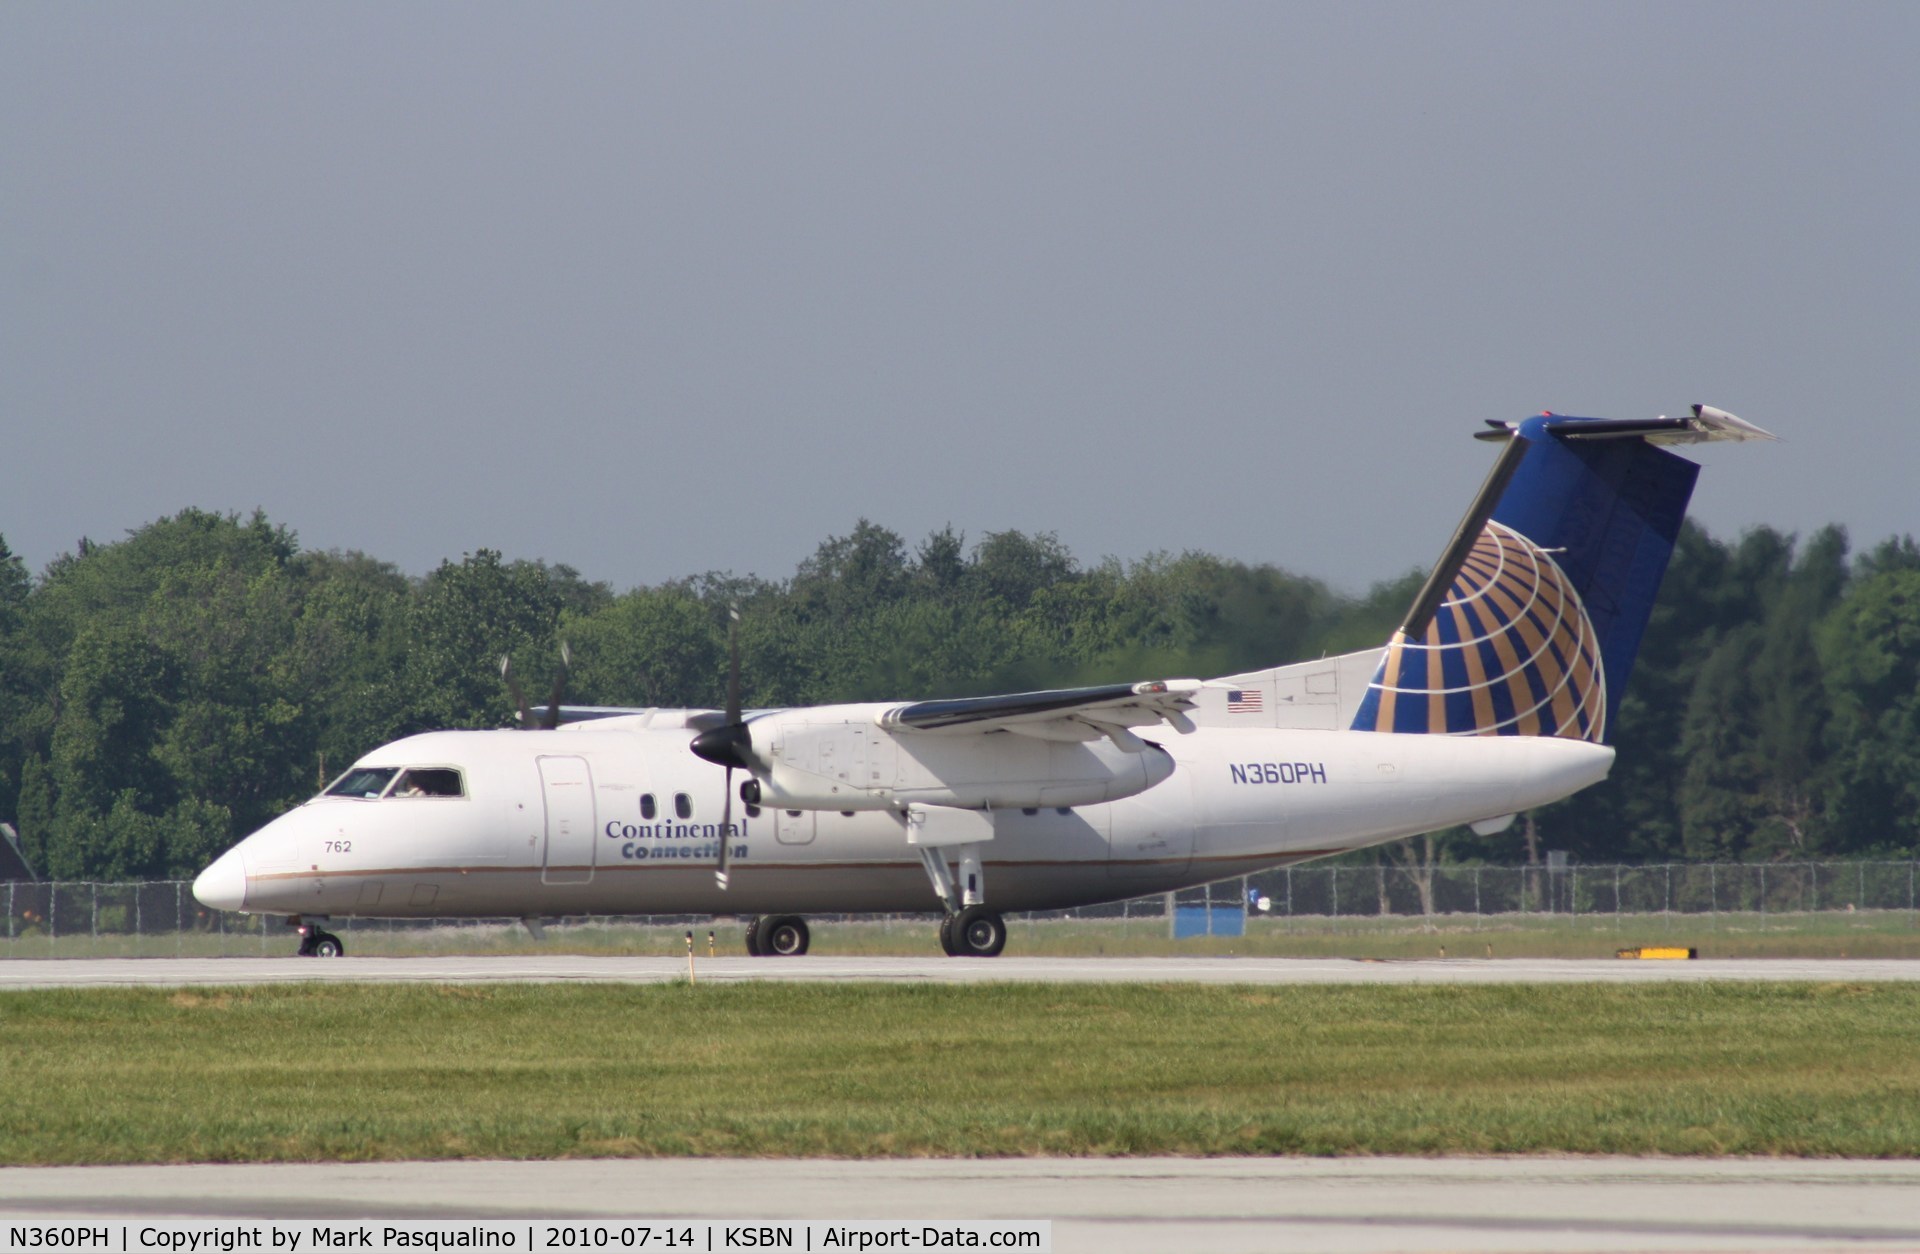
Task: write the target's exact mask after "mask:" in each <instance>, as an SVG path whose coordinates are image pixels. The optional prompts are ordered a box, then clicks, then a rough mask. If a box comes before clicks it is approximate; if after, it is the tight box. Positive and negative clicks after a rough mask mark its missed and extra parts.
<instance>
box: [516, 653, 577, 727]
mask: <svg viewBox="0 0 1920 1254" xmlns="http://www.w3.org/2000/svg"><path fill="white" fill-rule="evenodd" d="M572 665H573V652H572V650H570V649H568V648H567V642H566V641H564V640H562V641H561V642H560V665H559V666H558V667H556V668H555V669H554V672H553V695H552V696H551V697H549V698H548V699H547V713H546V716H545V717H544V718H542V719H541V720H540V721H539V722H538V723H535V722H534V721H533V710H532V708H531V707H530V706H528V705H527V694H526V693H524V692H522V691H521V690H520V677H519V676H517V675H515V674H514V673H513V658H512V657H511V656H509V655H508V654H505V653H503V654H501V655H500V678H501V679H503V680H505V681H506V683H507V691H508V693H510V694H511V695H512V696H513V704H514V707H515V708H516V709H517V710H519V712H520V727H521V729H522V730H523V731H533V730H536V729H538V730H542V731H552V730H553V729H554V728H556V727H558V726H560V701H561V698H562V697H564V696H565V695H566V686H567V668H568V667H570V666H572Z"/></svg>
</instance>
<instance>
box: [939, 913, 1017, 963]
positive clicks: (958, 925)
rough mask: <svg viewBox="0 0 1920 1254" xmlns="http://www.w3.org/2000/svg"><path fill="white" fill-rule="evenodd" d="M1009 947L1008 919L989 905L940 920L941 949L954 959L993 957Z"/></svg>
mask: <svg viewBox="0 0 1920 1254" xmlns="http://www.w3.org/2000/svg"><path fill="white" fill-rule="evenodd" d="M1006 947H1007V922H1006V920H1005V919H1002V918H1001V917H1000V916H999V915H998V914H996V913H995V912H993V911H992V910H989V909H987V908H986V907H985V906H968V907H967V908H966V909H965V910H962V911H961V912H960V913H959V914H950V915H948V916H947V917H946V918H944V919H942V920H940V948H942V949H944V950H946V951H947V956H948V957H950V958H993V957H997V956H998V955H999V953H1000V951H1001V950H1003V949H1005V948H1006Z"/></svg>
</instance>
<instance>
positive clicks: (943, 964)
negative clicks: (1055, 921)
mask: <svg viewBox="0 0 1920 1254" xmlns="http://www.w3.org/2000/svg"><path fill="white" fill-rule="evenodd" d="M694 966H695V973H696V978H697V979H699V980H703V981H712V982H714V983H728V982H734V981H740V980H786V981H802V982H805V981H815V982H820V981H825V982H850V983H874V982H890V983H923V982H924V983H939V984H970V983H980V982H1003V981H1017V982H1026V983H1031V982H1050V981H1064V982H1071V983H1127V984H1163V983H1195V984H1573V983H1591V982H1606V983H1650V982H1658V981H1670V980H1683V981H1701V980H1743V981H1751V980H1812V981H1816V982H1819V983H1832V982H1844V983H1854V982H1876V983H1877V982H1883V981H1889V980H1894V981H1908V980H1920V960H1916V959H1849V958H1838V959H1814V958H1808V959H1786V958H1750V959H1720V960H1712V961H1707V960H1695V961H1684V960H1682V961H1676V962H1659V961H1632V960H1623V959H1606V958H1586V959H1534V958H1495V959H1479V958H1450V959H1419V960H1406V961H1367V960H1354V959H1347V958H994V959H966V958H942V957H927V958H835V957H828V956H808V957H804V958H744V957H741V958H700V959H697V960H696V961H695V964H694ZM686 978H687V961H686V959H685V958H658V957H645V958H595V957H575V956H569V955H564V954H555V955H533V956H516V957H474V958H469V957H459V958H331V959H323V958H54V959H25V958H13V959H6V960H0V989H7V988H81V987H88V986H100V987H113V986H129V985H151V986H158V987H175V986H180V985H199V984H279V983H309V982H332V983H354V982H369V983H389V982H398V983H430V984H488V983H570V982H577V983H599V984H658V983H667V982H671V981H675V980H684V979H686Z"/></svg>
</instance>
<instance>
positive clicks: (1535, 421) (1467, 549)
mask: <svg viewBox="0 0 1920 1254" xmlns="http://www.w3.org/2000/svg"><path fill="white" fill-rule="evenodd" d="M1707 412H1708V414H1709V415H1712V414H1714V413H1717V412H1718V411H1711V410H1709V411H1707ZM1736 421H1737V420H1736ZM1495 425H1498V426H1500V427H1501V429H1502V431H1503V432H1504V433H1505V434H1491V435H1490V438H1493V439H1503V440H1506V441H1507V446H1506V448H1505V449H1504V450H1503V451H1502V453H1501V457H1500V460H1499V462H1498V463H1497V464H1496V465H1495V467H1494V471H1493V474H1492V475H1491V476H1490V477H1489V478H1488V481H1487V485H1486V487H1485V488H1483V489H1482V490H1481V495H1480V498H1479V499H1478V500H1477V501H1476V502H1475V504H1474V508H1473V509H1472V510H1471V511H1469V513H1468V515H1467V518H1466V520H1465V521H1463V522H1462V523H1461V526H1460V530H1459V531H1458V532H1457V533H1456V534H1455V536H1454V541H1453V543H1452V544H1451V545H1450V546H1449V547H1448V550H1447V553H1446V555H1445V556H1443V557H1442V558H1441V561H1440V563H1439V565H1437V566H1436V567H1435V568H1434V572H1433V575H1432V576H1430V577H1429V579H1428V581H1427V584H1426V586H1425V587H1424V588H1423V589H1422V591H1421V595H1420V596H1419V597H1418V598H1417V599H1416V600H1415V602H1414V607H1413V609H1412V611H1410V612H1409V613H1408V615H1407V619H1406V622H1405V623H1403V624H1402V626H1401V628H1400V630H1399V631H1397V632H1395V633H1394V635H1393V638H1392V640H1390V641H1389V642H1388V644H1387V648H1386V651H1385V653H1384V654H1383V655H1382V658H1381V664H1380V669H1379V671H1378V672H1377V673H1376V674H1375V675H1374V678H1373V682H1372V683H1371V684H1370V685H1369V686H1368V689H1367V694H1366V696H1365V697H1364V698H1363V699H1362V701H1361V704H1360V708H1359V711H1358V713H1357V714H1356V715H1355V717H1354V721H1353V727H1354V729H1355V730H1356V731H1392V732H1425V733H1435V734H1442V735H1502V736H1566V737H1571V738H1574V739H1579V740H1591V741H1596V742H1597V741H1601V740H1603V739H1604V738H1605V737H1606V734H1607V729H1608V727H1609V726H1611V725H1612V723H1613V721H1614V718H1615V716H1616V715H1617V714H1618V712H1619V708H1620V697H1621V694H1622V693H1623V692H1624V691H1625V690H1626V684H1627V676H1628V674H1629V673H1630V672H1631V671H1632V669H1633V659H1634V654H1635V653H1637V652H1638V651H1639V648H1640V637H1641V635H1642V633H1643V632H1644V631H1645V630H1646V626H1647V617H1648V615H1649V614H1650V613H1651V612H1652V610H1653V601H1654V597H1655V595H1656V594H1657V593H1658V592H1659V590H1660V580H1661V577H1662V576H1663V575H1665V573H1666V569H1667V560H1668V558H1669V557H1671V556H1672V553H1673V544H1674V539H1675V537H1676V536H1677V535H1678V534H1679V532H1680V522H1681V519H1682V518H1683V517H1685V515H1686V510H1687V499H1688V498H1689V497H1690V496H1691V495H1692V494H1693V481H1694V478H1695V477H1696V476H1697V475H1698V474H1699V470H1700V468H1699V466H1697V465H1696V464H1695V463H1693V462H1690V461H1687V460H1686V459H1684V458H1681V457H1676V456H1675V455H1673V454H1672V453H1669V452H1666V451H1665V450H1664V449H1661V448H1657V447H1655V442H1661V443H1684V442H1693V441H1697V440H1700V439H1712V438H1753V437H1749V436H1743V435H1732V434H1724V433H1722V434H1703V433H1702V431H1703V428H1702V424H1701V420H1700V419H1699V417H1698V408H1696V419H1695V421H1694V422H1693V423H1691V424H1689V423H1688V421H1687V420H1686V419H1684V418H1683V419H1665V418H1662V419H1658V420H1649V421H1647V422H1637V421H1635V422H1612V421H1607V420H1601V419H1591V418H1561V417H1557V416H1554V415H1547V414H1543V415H1541V416H1540V417H1538V418H1531V419H1528V420H1527V421H1526V422H1524V423H1521V424H1520V425H1519V426H1518V427H1517V428H1516V427H1508V426H1506V425H1505V424H1495ZM1742 425H1743V426H1744V424H1742ZM1748 430H1754V429H1752V428H1748ZM1755 434H1756V435H1762V436H1763V435H1764V433H1760V432H1757V431H1756V432H1755Z"/></svg>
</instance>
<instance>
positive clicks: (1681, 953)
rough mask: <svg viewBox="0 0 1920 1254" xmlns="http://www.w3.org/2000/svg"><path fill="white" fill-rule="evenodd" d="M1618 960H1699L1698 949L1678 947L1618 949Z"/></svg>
mask: <svg viewBox="0 0 1920 1254" xmlns="http://www.w3.org/2000/svg"><path fill="white" fill-rule="evenodd" d="M1613 956H1614V957H1616V958H1698V957H1699V956H1700V951H1699V950H1697V949H1692V948H1688V949H1682V948H1680V947H1679V946H1677V945H1642V946H1641V947H1640V948H1638V949H1618V950H1615V951H1614V955H1613Z"/></svg>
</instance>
